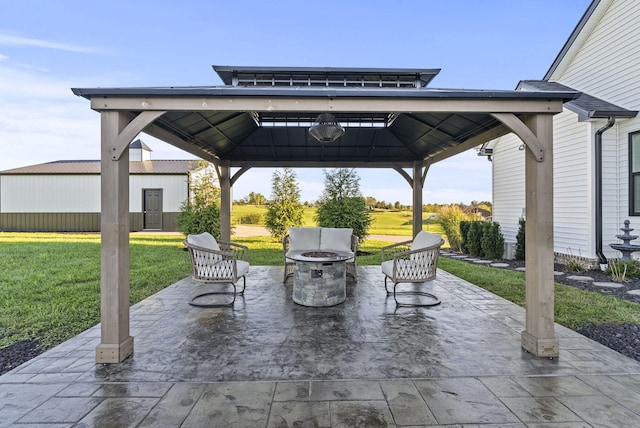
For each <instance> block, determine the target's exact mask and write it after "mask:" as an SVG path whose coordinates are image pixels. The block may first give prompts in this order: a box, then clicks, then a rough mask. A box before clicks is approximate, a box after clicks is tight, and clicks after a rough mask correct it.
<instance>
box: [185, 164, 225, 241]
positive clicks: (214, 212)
mask: <svg viewBox="0 0 640 428" xmlns="http://www.w3.org/2000/svg"><path fill="white" fill-rule="evenodd" d="M189 189H190V194H191V195H190V199H188V200H186V201H184V203H183V204H182V206H181V207H180V212H179V213H178V230H179V231H180V232H182V233H184V234H185V235H189V234H198V233H203V232H209V233H210V234H212V235H213V236H215V237H216V238H220V187H219V186H218V179H217V175H216V172H215V170H214V168H213V165H212V164H210V163H209V162H207V161H203V160H200V161H198V162H197V165H196V167H195V168H194V169H193V170H192V171H191V173H190V174H189Z"/></svg>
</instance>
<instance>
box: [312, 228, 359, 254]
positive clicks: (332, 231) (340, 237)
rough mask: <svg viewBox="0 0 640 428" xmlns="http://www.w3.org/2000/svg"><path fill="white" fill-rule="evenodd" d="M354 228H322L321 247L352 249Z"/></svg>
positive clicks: (326, 248)
mask: <svg viewBox="0 0 640 428" xmlns="http://www.w3.org/2000/svg"><path fill="white" fill-rule="evenodd" d="M352 234H353V229H348V228H342V229H339V228H329V227H327V228H324V227H323V228H322V232H321V233H320V249H321V250H336V251H351V235H352Z"/></svg>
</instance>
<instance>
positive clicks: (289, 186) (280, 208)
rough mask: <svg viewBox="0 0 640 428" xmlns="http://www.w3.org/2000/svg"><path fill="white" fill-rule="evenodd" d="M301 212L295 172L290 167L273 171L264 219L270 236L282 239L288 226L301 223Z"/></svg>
mask: <svg viewBox="0 0 640 428" xmlns="http://www.w3.org/2000/svg"><path fill="white" fill-rule="evenodd" d="M302 214H303V207H302V204H301V203H300V188H299V187H298V183H297V182H296V174H295V172H294V171H293V170H292V169H290V168H285V169H284V170H283V171H282V172H279V171H275V172H274V173H273V176H272V177H271V201H269V203H268V205H267V213H266V214H265V219H264V223H265V226H266V228H267V229H269V232H270V233H271V236H273V237H274V238H278V239H282V238H283V237H284V236H285V235H286V234H287V231H288V230H289V228H290V227H295V226H300V225H302Z"/></svg>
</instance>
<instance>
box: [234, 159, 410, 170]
mask: <svg viewBox="0 0 640 428" xmlns="http://www.w3.org/2000/svg"><path fill="white" fill-rule="evenodd" d="M230 166H231V167H234V168H237V167H245V166H250V167H254V168H285V167H287V168H393V169H395V168H411V167H412V166H413V161H406V162H361V161H330V160H327V161H324V160H322V161H321V160H314V161H286V160H281V161H274V160H264V161H255V160H249V161H231V163H230Z"/></svg>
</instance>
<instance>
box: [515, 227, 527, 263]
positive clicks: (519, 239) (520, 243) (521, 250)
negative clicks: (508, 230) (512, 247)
mask: <svg viewBox="0 0 640 428" xmlns="http://www.w3.org/2000/svg"><path fill="white" fill-rule="evenodd" d="M526 228H527V223H526V221H525V220H524V219H523V218H521V219H520V220H518V234H517V235H516V254H515V258H516V260H524V258H525V255H526V253H525V246H526V245H525V244H526V234H525V230H526Z"/></svg>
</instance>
